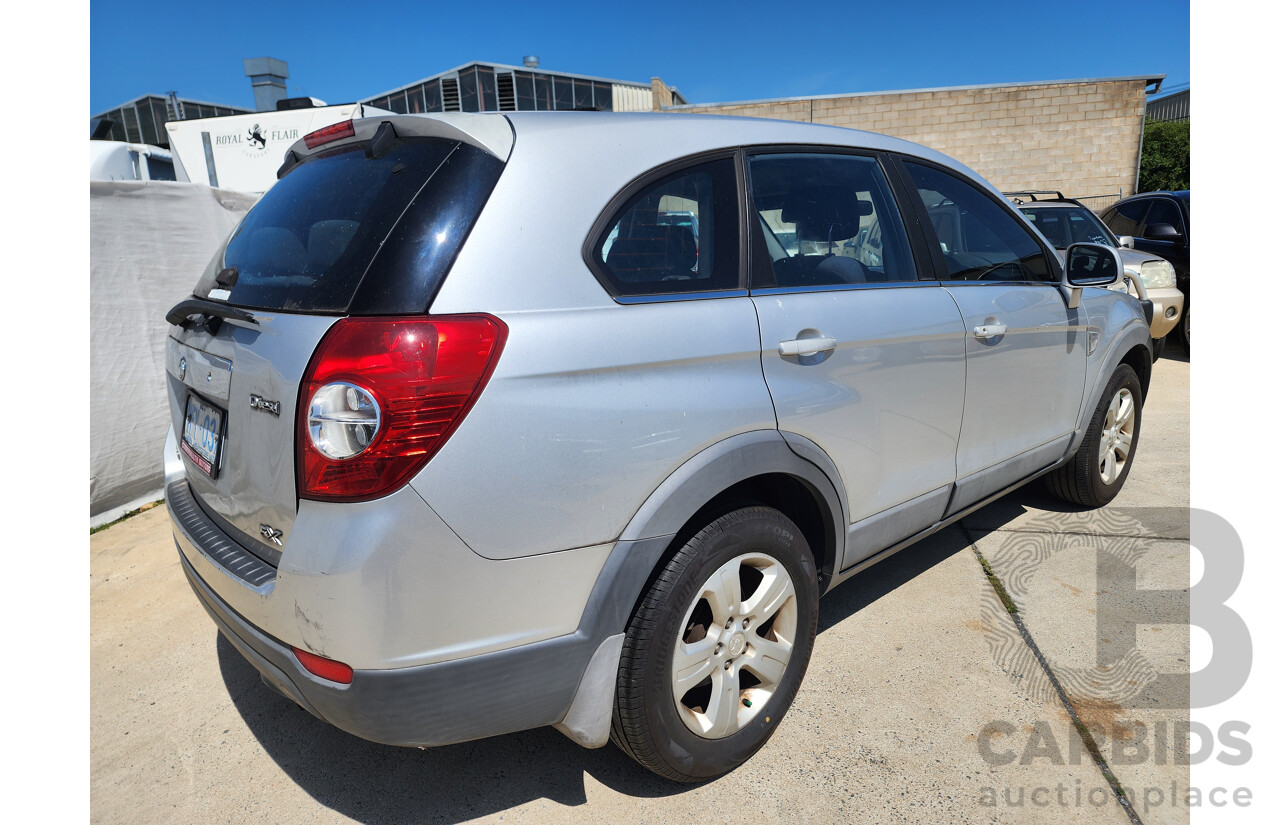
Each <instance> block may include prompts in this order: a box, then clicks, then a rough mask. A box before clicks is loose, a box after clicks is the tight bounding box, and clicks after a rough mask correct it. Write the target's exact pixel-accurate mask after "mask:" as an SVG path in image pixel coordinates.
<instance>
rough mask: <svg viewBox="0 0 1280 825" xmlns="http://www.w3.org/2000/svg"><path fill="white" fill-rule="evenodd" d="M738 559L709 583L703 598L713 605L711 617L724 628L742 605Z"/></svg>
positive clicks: (721, 570)
mask: <svg viewBox="0 0 1280 825" xmlns="http://www.w3.org/2000/svg"><path fill="white" fill-rule="evenodd" d="M738 566H739V562H738V559H733V560H732V561H730V562H728V563H727V564H725V565H724V566H723V567H721V568H720V569H719V570H717V571H716V573H715V575H714V576H712V577H711V579H710V581H708V582H707V584H706V587H705V588H704V590H703V593H702V595H703V597H704V598H705V599H706V600H707V604H709V605H711V615H712V617H714V619H715V621H716V623H717V624H719V625H721V626H723V625H724V623H725V622H727V621H728V620H729V619H730V618H731V617H732V616H733V615H734V612H735V611H736V610H737V609H738V606H739V605H740V604H741V603H742V583H741V582H740V581H739V579H738Z"/></svg>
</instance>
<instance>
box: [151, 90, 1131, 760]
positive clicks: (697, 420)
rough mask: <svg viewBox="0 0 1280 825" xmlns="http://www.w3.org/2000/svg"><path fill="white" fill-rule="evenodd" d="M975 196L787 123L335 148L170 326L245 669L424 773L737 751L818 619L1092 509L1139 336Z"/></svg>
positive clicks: (1089, 281)
mask: <svg viewBox="0 0 1280 825" xmlns="http://www.w3.org/2000/svg"><path fill="white" fill-rule="evenodd" d="M1063 261H1065V272H1064V269H1063V264H1062V263H1060V262H1059V258H1058V256H1057V255H1055V254H1054V250H1053V249H1052V248H1050V247H1048V246H1047V245H1046V243H1045V242H1044V240H1043V238H1041V237H1040V235H1039V234H1038V233H1036V232H1035V231H1034V230H1032V229H1031V228H1030V226H1029V225H1028V224H1027V222H1026V221H1025V219H1024V218H1023V217H1022V215H1021V214H1019V213H1018V212H1017V211H1016V210H1015V209H1013V207H1012V206H1011V205H1010V204H1009V203H1008V202H1007V201H1006V200H1005V199H1004V198H1002V197H1001V195H1000V193H999V192H998V191H996V190H995V189H993V188H992V187H991V186H990V185H988V184H987V183H985V182H983V181H982V180H981V179H979V178H978V177H977V176H975V175H974V173H973V172H971V171H969V170H968V169H966V168H964V167H963V166H961V165H959V164H957V163H956V162H955V161H953V160H950V159H948V158H947V157H944V156H943V155H941V154H939V153H937V152H934V151H932V150H930V149H926V148H924V147H922V146H918V145H915V144H912V143H907V142H905V141H901V140H896V139H892V138H888V137H882V136H879V135H872V134H866V133H861V132H855V131H850V130H846V129H840V128H832V127H825V126H814V125H810V124H800V123H788V122H783V121H775V120H744V119H735V118H724V117H714V116H713V117H693V116H685V115H648V114H645V115H627V114H598V113H531V114H514V113H513V114H510V115H497V114H493V115H466V114H457V115H422V116H393V117H386V118H378V119H367V120H359V121H355V122H350V121H348V122H345V123H339V124H336V125H334V126H330V127H327V128H325V129H322V130H320V131H318V132H315V133H313V134H310V135H307V136H306V137H305V138H304V139H303V140H301V141H299V142H298V143H296V144H295V145H294V146H293V147H292V149H291V150H290V152H289V154H288V156H287V160H286V162H285V164H284V166H283V167H282V168H281V170H280V179H279V181H278V182H277V183H276V184H275V186H274V187H272V188H271V189H270V190H269V191H268V192H267V193H266V194H265V195H264V196H263V197H262V199H261V200H260V201H259V202H258V204H257V205H256V206H255V207H254V208H253V210H252V211H250V212H249V213H248V214H247V215H246V216H245V218H244V220H243V222H242V223H241V224H240V225H239V227H237V228H236V230H235V231H234V232H233V233H232V235H231V237H230V238H229V239H228V240H227V242H226V244H225V245H224V246H223V248H222V249H221V250H219V251H218V253H217V254H216V255H215V256H214V259H213V261H212V262H211V264H210V265H209V268H208V270H207V271H206V272H205V274H204V276H203V277H202V278H201V279H200V281H199V283H198V284H197V286H196V288H195V291H194V294H193V296H192V297H191V298H189V299H187V300H185V301H183V302H181V303H180V304H178V305H177V306H175V307H174V308H173V309H172V310H171V311H170V312H169V315H168V321H169V322H170V324H171V325H172V326H171V328H170V333H169V339H168V350H167V371H168V393H169V400H170V406H171V408H172V416H173V431H172V432H171V433H170V440H169V443H168V444H167V446H166V449H165V469H166V487H167V493H166V494H167V497H168V504H169V510H170V513H171V516H172V519H173V527H174V535H175V538H176V540H177V544H178V550H179V554H180V557H181V560H182V567H183V569H184V571H185V572H186V575H187V577H188V579H189V580H190V583H191V587H192V589H193V590H194V591H195V593H196V595H197V596H198V597H199V599H200V601H201V602H202V603H203V605H204V606H205V608H206V609H207V610H208V612H209V614H210V615H211V616H212V617H213V620H214V621H215V622H216V623H217V625H218V627H219V628H220V629H221V631H222V632H223V633H224V634H225V635H226V637H227V639H228V640H229V641H230V642H231V643H232V644H233V645H235V647H236V648H237V649H238V650H239V651H240V652H241V653H242V654H243V655H244V656H245V657H246V658H247V659H248V660H249V661H250V662H252V663H253V665H254V666H255V667H256V668H257V669H258V670H259V671H260V672H261V673H262V676H263V678H264V680H265V681H266V682H267V683H268V684H269V685H271V686H273V687H274V688H276V689H277V690H279V691H281V692H282V693H284V694H285V695H286V696H288V697H290V698H291V699H292V700H294V701H295V702H297V703H298V704H299V705H301V706H302V707H304V708H306V709H307V710H308V711H310V712H311V713H313V714H315V715H316V716H317V717H319V718H321V719H323V720H326V721H328V722H330V723H332V724H334V725H336V726H338V727H339V728H342V729H344V730H347V731H350V732H351V733H354V734H356V735H358V736H362V737H365V738H367V739H371V740H374V741H377V742H383V743H389V744H396V745H414V746H426V745H443V744H447V743H454V742H461V741H465V740H470V739H476V738H479V737H485V736H494V735H499V734H504V733H509V732H513V731H519V730H524V729H528V728H533V727H538V726H544V725H554V726H556V727H557V728H558V729H560V730H561V731H563V732H564V733H565V734H566V735H568V736H569V737H571V738H572V739H574V740H575V741H577V742H579V743H581V744H583V745H585V746H587V747H599V746H602V745H604V744H605V743H606V742H607V741H608V740H609V739H612V740H613V741H614V742H616V743H617V744H618V745H619V746H620V747H621V748H622V749H623V750H625V751H626V752H627V753H628V754H630V755H631V756H633V757H634V758H635V759H636V760H637V761H638V762H640V763H641V764H643V765H644V766H646V767H648V768H650V769H652V770H653V771H656V772H657V773H659V774H661V775H663V776H667V777H670V778H672V779H676V780H681V781H697V780H702V779H706V778H709V777H713V776H716V775H719V774H722V773H724V772H726V771H729V770H731V769H733V768H734V767H735V766H737V765H739V764H740V763H742V762H743V761H744V760H746V759H747V758H749V757H750V756H751V754H752V753H754V752H755V751H756V750H757V749H759V748H760V747H761V746H762V745H763V744H764V743H765V742H766V740H767V739H768V738H769V736H770V734H771V733H772V732H773V730H774V729H775V728H776V727H777V725H778V724H779V723H780V721H781V719H782V717H783V715H784V714H785V713H786V711H787V709H788V707H789V706H790V705H791V702H792V699H793V698H794V697H795V695H796V691H797V690H798V689H799V686H800V681H801V678H802V677H803V675H804V672H805V667H806V665H807V664H808V660H809V655H810V651H811V650H812V647H813V643H814V635H815V632H816V628H817V615H818V613H817V611H818V598H819V596H821V595H822V594H823V593H826V592H828V591H829V590H830V589H831V588H832V587H834V586H835V585H837V584H839V583H840V582H842V581H844V580H845V579H848V578H849V577H850V576H853V575H854V574H856V573H858V572H859V571H861V570H863V569H864V568H866V567H868V566H869V565H871V564H873V563H875V562H877V561H879V560H881V559H884V558H887V557H888V556H890V555H892V554H894V553H896V552H898V551H899V550H902V549H903V548H905V547H907V546H909V545H910V544H911V543H912V542H914V541H917V540H919V539H921V538H923V537H925V536H928V535H930V534H931V533H934V532H936V531H937V530H939V529H940V528H942V527H944V526H945V525H947V524H949V523H951V522H953V521H955V520H956V519H959V518H960V517H962V516H964V515H965V514H967V513H969V512H971V511H973V510H974V509H976V508H978V507H981V506H983V505H984V504H985V503H987V502H989V501H991V500H992V499H994V498H995V497H997V496H999V495H1001V494H1003V493H1005V492H1008V491H1009V490H1011V489H1013V488H1015V487H1018V486H1019V485H1022V484H1024V483H1026V482H1028V481H1030V480H1032V479H1035V478H1037V477H1039V476H1045V477H1046V478H1047V479H1048V480H1049V484H1050V486H1051V488H1052V489H1053V490H1055V491H1056V492H1057V493H1059V494H1060V495H1062V496H1063V497H1065V498H1067V499H1068V500H1070V501H1073V502H1076V503H1078V504H1082V505H1087V506H1097V505H1102V504H1105V503H1106V502H1107V501H1109V500H1110V499H1111V498H1112V497H1114V496H1115V495H1116V493H1117V492H1118V491H1119V489H1120V487H1121V485H1122V484H1124V481H1125V477H1126V475H1127V474H1128V472H1129V468H1130V467H1131V465H1132V462H1133V458H1134V450H1135V448H1136V446H1137V442H1138V434H1139V428H1140V424H1141V414H1142V398H1143V393H1144V391H1145V390H1146V387H1147V379H1148V376H1149V373H1150V366H1151V338H1150V335H1149V333H1148V328H1147V324H1146V321H1145V320H1144V318H1143V316H1142V312H1141V309H1140V307H1139V306H1138V303H1137V302H1136V301H1135V300H1134V299H1133V298H1131V297H1130V296H1129V295H1127V294H1123V293H1119V292H1116V291H1113V290H1108V289H1106V288H1105V287H1106V286H1108V285H1109V284H1112V283H1114V282H1115V279H1116V277H1117V276H1118V275H1119V274H1120V271H1121V266H1120V262H1119V259H1118V257H1117V254H1116V251H1115V250H1113V249H1111V248H1109V247H1105V246H1097V245H1091V244H1077V245H1074V246H1072V247H1071V248H1070V249H1069V250H1067V252H1066V254H1065V257H1064V258H1063Z"/></svg>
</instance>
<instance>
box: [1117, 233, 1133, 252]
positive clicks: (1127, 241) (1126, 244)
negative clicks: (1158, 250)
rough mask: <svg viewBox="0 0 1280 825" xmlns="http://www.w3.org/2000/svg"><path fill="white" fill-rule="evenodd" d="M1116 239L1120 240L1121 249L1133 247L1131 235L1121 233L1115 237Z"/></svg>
mask: <svg viewBox="0 0 1280 825" xmlns="http://www.w3.org/2000/svg"><path fill="white" fill-rule="evenodd" d="M1117 240H1119V241H1120V248H1121V249H1133V236H1132V235H1121V236H1120V237H1119V238H1117Z"/></svg>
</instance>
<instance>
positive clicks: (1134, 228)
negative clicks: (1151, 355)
mask: <svg viewBox="0 0 1280 825" xmlns="http://www.w3.org/2000/svg"><path fill="white" fill-rule="evenodd" d="M1102 221H1103V223H1105V224H1106V225H1107V226H1108V227H1109V228H1110V229H1111V231H1112V232H1114V233H1115V234H1117V235H1121V236H1124V235H1128V236H1132V237H1133V245H1134V247H1136V248H1137V249H1141V250H1142V251H1143V252H1154V253H1155V254H1157V255H1159V256H1160V257H1161V258H1164V259H1165V260H1167V261H1169V263H1171V264H1173V269H1174V273H1175V278H1176V281H1177V286H1178V289H1179V290H1181V291H1182V294H1183V296H1185V300H1186V303H1185V305H1184V306H1183V309H1182V323H1180V324H1179V325H1178V328H1177V329H1176V330H1174V334H1175V335H1176V336H1177V337H1178V338H1179V340H1181V341H1182V343H1183V345H1184V346H1186V348H1187V349H1188V351H1189V350H1190V349H1191V190H1190V189H1183V190H1182V191H1180V192H1143V193H1142V194H1140V195H1134V196H1132V197H1129V198H1125V199H1124V200H1122V201H1119V202H1117V203H1116V204H1115V205H1114V206H1112V207H1110V208H1109V209H1107V210H1106V211H1104V212H1103V213H1102Z"/></svg>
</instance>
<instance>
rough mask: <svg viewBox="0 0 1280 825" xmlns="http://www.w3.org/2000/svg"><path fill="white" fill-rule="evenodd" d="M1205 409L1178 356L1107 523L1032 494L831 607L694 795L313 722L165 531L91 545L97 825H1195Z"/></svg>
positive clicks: (900, 559) (153, 520) (581, 764)
mask: <svg viewBox="0 0 1280 825" xmlns="http://www.w3.org/2000/svg"><path fill="white" fill-rule="evenodd" d="M1189 383H1190V364H1189V362H1188V359H1187V357H1186V355H1185V354H1183V353H1181V352H1179V351H1176V350H1175V349H1173V348H1172V347H1170V349H1169V351H1167V353H1166V357H1165V358H1163V359H1162V360H1160V361H1159V362H1157V363H1156V365H1155V367H1154V374H1153V379H1152V383H1151V388H1150V392H1149V393H1148V398H1147V402H1146V406H1145V409H1144V417H1143V424H1142V430H1141V435H1140V442H1139V447H1138V450H1137V455H1136V457H1135V463H1134V465H1133V468H1132V470H1131V473H1130V476H1129V478H1128V481H1127V483H1126V486H1125V488H1124V490H1122V492H1121V494H1120V495H1119V496H1118V497H1117V498H1116V500H1115V501H1114V502H1112V504H1111V505H1109V506H1108V507H1106V508H1103V509H1101V510H1098V511H1092V512H1089V511H1085V512H1081V511H1079V510H1078V509H1077V508H1072V507H1069V506H1066V505H1063V504H1061V503H1060V502H1058V501H1056V500H1054V499H1052V498H1051V497H1049V496H1048V495H1047V494H1046V493H1045V492H1044V491H1043V490H1042V489H1041V488H1040V487H1039V486H1038V485H1032V486H1029V487H1027V488H1024V489H1023V490H1021V491H1017V492H1015V493H1013V494H1011V495H1010V496H1008V497H1006V498H1005V499H1002V500H1001V501H999V502H997V503H996V504H993V505H991V506H989V507H987V508H985V509H983V510H981V511H979V512H977V513H974V514H973V515H971V516H969V517H967V518H965V519H964V520H963V521H962V523H960V524H958V525H955V526H953V527H951V528H948V529H947V530H944V531H942V532H940V533H938V534H936V535H935V536H933V537H931V538H929V539H928V540H926V541H923V542H920V543H919V544H917V545H914V546H913V547H911V548H909V549H907V550H905V551H903V552H901V553H899V554H897V555H896V556H894V557H892V558H890V559H888V560H886V561H885V562H882V563H881V564H879V565H876V566H875V567H873V568H871V569H870V570H868V571H866V572H865V573H863V574H861V575H860V576H858V577H855V578H854V579H853V580H852V581H850V582H847V583H845V584H843V585H842V586H841V587H839V588H837V589H836V590H835V591H834V592H833V593H832V594H830V595H829V596H828V597H827V598H825V599H824V600H823V601H822V603H821V607H820V620H819V629H820V632H819V634H818V638H817V642H816V645H815V649H814V652H813V657H812V660H811V663H810V665H809V671H808V674H807V675H806V677H805V681H804V684H803V685H802V686H801V689H800V693H799V695H798V697H797V699H796V702H795V704H794V705H793V706H792V708H791V710H790V712H789V713H788V714H787V716H786V718H785V719H784V720H783V722H782V724H781V726H780V727H779V729H778V731H777V733H776V734H775V735H774V737H773V738H772V739H771V740H770V742H769V743H768V745H766V746H765V748H764V749H763V750H762V751H760V752H759V753H758V754H757V755H756V756H755V757H753V758H752V759H751V760H750V761H748V762H747V764H745V765H743V766H742V767H740V768H739V769H738V770H736V771H734V772H732V773H731V774H729V775H728V776H725V777H722V778H721V779H718V780H716V781H713V782H708V783H705V784H703V785H699V786H694V787H690V786H684V785H677V784H672V783H670V782H667V781H665V780H662V779H659V778H658V777H655V776H653V775H651V774H649V773H648V772H646V771H644V770H643V769H641V768H640V767H639V766H637V765H636V764H635V763H633V762H631V761H630V760H629V759H628V758H627V757H626V756H624V755H623V754H622V753H621V752H620V751H619V750H617V749H616V748H614V747H613V746H611V745H610V746H607V747H605V748H603V749H600V750H585V749H583V748H580V747H578V746H577V745H575V744H573V743H571V742H570V741H569V740H568V739H566V738H565V737H564V736H562V735H561V734H559V733H557V732H556V731H554V730H552V729H544V730H535V731H528V732H525V733H519V734H513V735H510V736H503V737H497V738H493V739H486V740H481V741H478V742H470V743H466V744H461V745H455V746H451V747H446V748H437V749H431V750H413V749H402V748H392V747H385V746H382V745H375V744H372V743H369V742H365V741H363V740H360V739H358V738H355V737H352V736H350V735H348V734H346V733H343V732H341V731H339V730H337V729H335V728H333V727H330V726H329V725H327V724H325V723H323V722H320V721H318V720H316V719H315V718H313V717H311V716H310V715H308V714H307V713H306V712H305V711H303V710H301V709H300V708H298V707H297V706H295V705H293V704H292V703H291V702H290V701H288V700H287V699H285V698H283V697H281V696H279V695H278V694H276V693H274V692H272V691H271V690H270V689H268V688H267V687H266V686H264V685H263V684H262V683H261V681H260V680H259V677H258V675H257V672H256V671H254V670H253V668H252V667H251V666H250V665H249V664H248V663H246V662H245V661H244V660H243V659H242V658H241V657H240V656H239V654H238V653H237V652H236V651H235V650H234V648H232V647H231V645H230V644H228V643H227V642H226V641H225V640H224V639H221V638H220V637H219V635H218V633H217V630H216V629H215V627H214V625H213V623H212V622H211V621H210V620H209V618H208V616H207V615H206V614H205V612H204V611H203V609H202V608H201V607H200V606H199V604H198V603H197V601H196V599H195V597H194V596H193V595H192V594H191V592H190V590H189V587H188V585H187V583H186V581H185V579H184V578H183V575H182V571H181V568H180V567H179V564H178V556H177V550H176V548H175V546H174V542H173V538H172V536H171V534H170V528H169V522H168V516H167V514H166V512H165V510H164V508H163V507H157V508H155V509H153V510H151V511H148V512H145V513H142V514H140V515H138V516H135V517H133V518H130V519H127V520H125V521H123V522H120V523H118V524H115V525H114V526H112V527H110V528H109V529H106V530H103V531H101V532H99V533H97V534H95V535H93V536H92V537H91V539H90V617H91V664H90V667H91V709H90V712H91V722H90V725H91V728H90V736H91V744H90V805H91V817H92V820H93V821H95V822H104V823H105V822H124V823H131V825H141V824H142V823H185V822H191V823H216V822H235V823H239V822H248V821H254V822H258V821H261V822H343V821H352V820H354V821H358V822H364V823H379V824H380V823H400V822H460V821H470V820H481V821H485V822H498V821H501V822H535V823H541V822H563V821H577V820H579V819H584V818H588V817H589V818H591V819H594V820H598V821H605V822H611V823H627V822H663V823H678V822H692V821H731V820H735V819H738V820H751V821H756V822H762V821H763V822H798V821H803V822H810V823H813V822H877V823H880V822H922V823H944V822H1016V823H1036V822H1072V823H1075V822H1110V823H1124V822H1135V821H1136V822H1146V823H1165V822H1188V821H1189V816H1188V810H1189V809H1188V807H1187V805H1186V801H1187V800H1186V797H1185V794H1186V793H1187V789H1188V788H1189V781H1190V777H1189V768H1188V766H1187V765H1186V764H1185V762H1186V761H1187V760H1186V758H1185V751H1186V749H1187V747H1188V746H1187V744H1186V734H1185V730H1186V720H1187V716H1188V711H1187V710H1186V708H1187V673H1188V671H1189V667H1190V665H1189V662H1190V639H1189V628H1188V626H1187V624H1186V621H1185V614H1186V601H1185V599H1186V588H1187V587H1188V586H1189V577H1190V561H1189V560H1190V547H1189V542H1188V538H1189V528H1188V511H1187V508H1188V506H1189V465H1190V462H1189V443H1188V442H1189V424H1190V414H1189V395H1190V388H1189ZM984 561H985V563H986V565H987V568H988V569H989V570H990V573H991V575H990V576H989V575H988V572H987V569H984V566H983V563H984ZM997 581H998V582H999V585H1000V587H1001V588H1002V589H1003V591H1004V594H1005V598H1002V597H1001V594H1000V593H999V592H998V591H997V587H996V586H995V584H994V582H997ZM1010 608H1012V609H1013V611H1016V612H1011V610H1010ZM1180 753H1181V754H1183V758H1181V759H1180V758H1179V754H1180Z"/></svg>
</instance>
